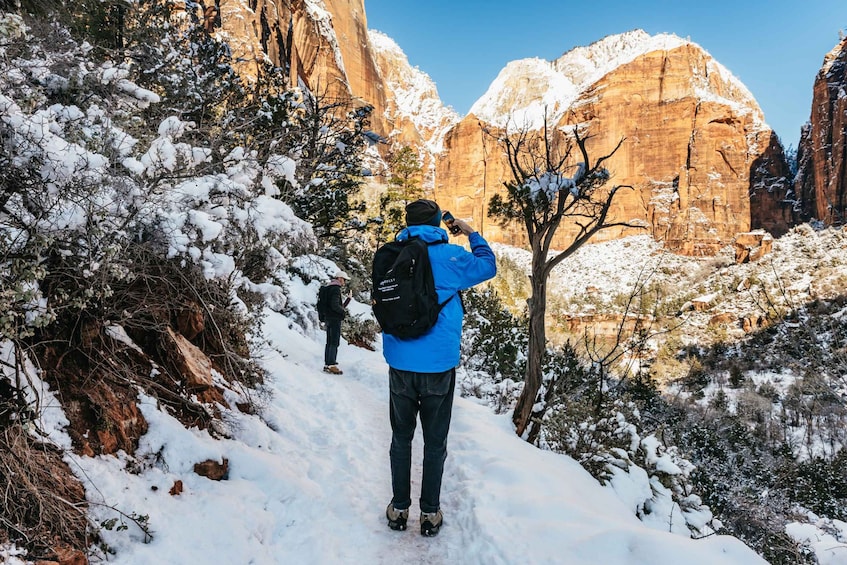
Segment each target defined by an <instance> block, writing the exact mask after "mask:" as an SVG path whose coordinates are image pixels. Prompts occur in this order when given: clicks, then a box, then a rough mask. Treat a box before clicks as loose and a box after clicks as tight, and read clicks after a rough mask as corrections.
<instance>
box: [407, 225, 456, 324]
mask: <svg viewBox="0 0 847 565" xmlns="http://www.w3.org/2000/svg"><path fill="white" fill-rule="evenodd" d="M412 239H420V240H421V241H423V240H422V239H421V238H420V237H418V236H416V235H415V236H412V237H410V238H409V240H412ZM424 243H425V244H426V247H427V249H429V248H430V247H432V246H433V245H443V244H446V243H447V242H446V241H443V240H439V241H424ZM430 263H431V261H430ZM430 268H431V267H430ZM432 278H433V280H435V274H434V273H433V276H432ZM457 294H459V291H458V290H457V291H456V292H455V294H451V295H450V297H449V298H448V299H447V300H445V301H444V302H442V303H441V304H439V305H438V313H439V314H440V313H441V310H443V309H444V307H445V306H447V303H448V302H450V301H451V300H453V298H454V297H455V296H456V295H457ZM459 302H461V303H462V315H463V316H464V315H465V303H464V301H463V300H462V295H461V294H459Z"/></svg>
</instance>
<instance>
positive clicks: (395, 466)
mask: <svg viewBox="0 0 847 565" xmlns="http://www.w3.org/2000/svg"><path fill="white" fill-rule="evenodd" d="M388 378H389V391H390V393H391V401H390V407H389V411H390V416H391V431H392V435H391V449H390V452H389V455H390V457H391V487H392V489H393V490H394V497H393V498H392V499H391V502H392V504H394V508H397V509H398V510H404V509H406V508H409V506H411V504H412V496H411V473H412V439H413V438H414V435H415V424H416V422H417V415H418V413H420V417H421V429H422V430H423V438H424V451H423V477H422V480H421V498H420V509H421V512H435V511H437V510H438V509H439V507H440V498H441V476H442V475H443V473H444V461H445V460H446V459H447V432H448V431H449V430H450V416H451V414H452V411H453V390H454V389H455V387H456V369H450V370H449V371H445V372H443V373H414V372H410V371H401V370H398V369H394V368H391V369H390V370H389V372H388Z"/></svg>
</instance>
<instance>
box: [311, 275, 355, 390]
mask: <svg viewBox="0 0 847 565" xmlns="http://www.w3.org/2000/svg"><path fill="white" fill-rule="evenodd" d="M349 280H350V277H349V276H347V273H345V272H344V271H340V270H339V271H337V272H336V273H335V275H334V276H333V278H332V280H331V281H329V283H328V284H326V285H325V286H322V287H321V289H320V290H319V291H318V316H319V318H320V321H321V322H322V323H323V324H324V326H325V329H326V347H325V348H324V372H325V373H332V374H333V375H340V374H342V373H343V371H342V370H341V369H339V368H338V360H337V357H338V345H339V344H340V343H341V322H342V321H343V320H344V318H346V317H347V309H346V306H347V304H349V303H350V298H349V297H347V298H346V299H342V297H341V289H342V288H344V285H345V284H346V282H347V281H349Z"/></svg>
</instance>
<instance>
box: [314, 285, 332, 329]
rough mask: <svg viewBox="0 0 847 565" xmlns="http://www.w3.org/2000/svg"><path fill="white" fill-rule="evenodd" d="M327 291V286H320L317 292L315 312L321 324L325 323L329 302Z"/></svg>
mask: <svg viewBox="0 0 847 565" xmlns="http://www.w3.org/2000/svg"><path fill="white" fill-rule="evenodd" d="M328 291H329V285H326V286H322V287H321V288H320V289H319V290H318V304H317V310H318V320H320V321H321V322H326V312H327V310H328V309H329V300H328V297H327V294H328Z"/></svg>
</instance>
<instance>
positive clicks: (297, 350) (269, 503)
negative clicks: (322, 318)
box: [51, 305, 763, 565]
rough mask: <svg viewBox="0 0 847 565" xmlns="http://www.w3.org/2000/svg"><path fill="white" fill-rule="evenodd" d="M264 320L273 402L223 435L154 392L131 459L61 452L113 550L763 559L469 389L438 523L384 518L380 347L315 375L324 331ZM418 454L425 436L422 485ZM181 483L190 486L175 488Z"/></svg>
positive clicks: (424, 557)
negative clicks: (177, 414)
mask: <svg viewBox="0 0 847 565" xmlns="http://www.w3.org/2000/svg"><path fill="white" fill-rule="evenodd" d="M357 308H359V310H364V309H365V307H364V306H362V305H357ZM265 331H266V333H267V335H268V337H269V338H270V343H271V347H270V348H269V349H268V350H267V351H265V352H264V359H263V362H264V364H265V366H266V367H267V368H268V369H269V370H270V371H271V373H272V379H271V381H270V383H269V385H268V388H267V391H266V393H267V396H266V397H265V401H264V402H265V406H264V408H263V410H261V412H260V413H259V414H255V415H249V414H243V413H241V412H237V411H232V412H227V413H226V416H225V423H226V426H227V428H228V431H229V433H230V434H231V438H230V439H224V440H214V439H212V438H211V437H210V436H209V435H208V433H207V432H205V431H200V430H195V429H191V430H187V429H184V428H183V427H182V425H181V424H179V422H177V421H176V420H175V419H173V418H172V417H170V416H168V415H166V414H165V413H163V412H162V411H160V410H159V409H158V408H157V407H156V405H155V403H154V401H153V400H152V399H150V398H147V399H146V401H145V402H144V403H143V405H142V410H143V412H144V416H145V417H146V418H147V420H148V422H149V424H150V429H149V432H148V433H147V434H146V435H145V436H144V437H143V438H142V440H141V443H140V447H139V450H138V453H137V454H136V455H137V458H136V459H135V460H134V461H132V462H131V461H130V460H129V459H128V458H126V457H121V458H114V457H97V458H91V457H80V456H75V455H69V456H68V457H69V459H70V460H71V463H72V465H73V466H74V468H75V469H76V470H77V473H78V475H79V476H80V477H81V478H83V480H84V481H86V483H87V486H88V491H89V495H88V496H89V499H90V500H91V502H92V503H93V504H94V506H92V511H93V514H94V516H95V518H96V519H97V520H98V521H105V520H107V519H109V518H112V517H117V518H118V519H119V520H120V521H121V522H123V523H125V524H126V525H127V527H128V529H126V530H121V531H118V530H117V529H115V530H112V531H104V532H103V534H104V536H105V542H106V543H108V545H109V546H110V547H111V548H113V550H114V551H116V554H115V556H114V560H115V562H119V563H122V564H126V565H134V564H153V563H156V564H184V563H255V564H283V563H327V564H329V563H397V562H427V563H463V564H474V563H480V564H483V563H484V564H490V563H569V564H573V565H579V564H586V565H595V564H597V563H603V564H604V565H613V564H620V565H637V564H641V563H643V564H649V565H671V564H674V565H675V564H678V563H682V562H685V563H688V564H691V565H694V564H703V565H713V564H715V563H722V564H732V563H751V564H752V563H763V561H762V560H761V558H759V557H758V556H757V555H755V554H754V553H753V552H752V551H750V550H749V549H748V548H746V547H745V546H744V545H743V544H742V543H741V542H740V541H738V540H736V539H734V538H729V537H724V536H716V537H712V538H709V539H704V540H698V541H695V540H691V539H689V538H687V537H685V536H679V535H674V534H670V533H666V532H661V531H656V530H653V529H649V528H648V527H646V526H645V525H644V524H643V523H641V522H640V521H639V520H638V519H637V518H636V517H635V516H634V514H633V513H632V512H630V511H629V510H628V509H627V508H626V506H625V505H624V503H623V502H621V500H620V499H619V498H618V497H617V496H616V495H615V494H614V492H613V491H612V490H611V489H605V488H602V487H601V486H600V485H599V484H598V483H597V482H596V481H595V480H594V479H593V478H592V477H591V476H590V475H589V474H588V473H586V472H585V471H584V470H583V469H582V467H580V466H579V465H578V464H577V463H576V462H574V461H573V460H572V459H570V458H568V457H565V456H562V455H556V454H554V453H551V452H546V451H541V450H538V449H536V448H535V447H533V446H531V445H530V444H527V443H525V442H523V441H522V440H520V439H519V438H518V437H516V436H515V435H514V431H513V427H512V424H511V422H510V420H509V416H508V415H501V416H497V415H494V414H493V413H492V412H491V411H490V410H489V409H488V408H487V407H484V406H480V405H478V404H476V403H474V402H472V401H470V400H465V399H461V398H457V399H456V405H455V408H454V422H453V426H452V431H451V435H450V456H449V458H448V461H447V465H446V472H445V480H444V488H443V497H442V505H443V510H444V512H445V525H444V528H443V529H442V532H441V534H440V535H439V536H438V537H437V538H435V539H427V538H422V537H421V536H420V535H419V534H418V533H417V532H416V531H415V526H416V525H417V524H416V522H417V519H416V517H415V512H416V511H417V508H416V506H415V505H413V514H412V516H413V519H412V522H413V523H412V524H411V527H410V529H409V530H408V531H405V532H395V531H391V530H389V529H388V528H387V527H386V524H385V520H384V517H383V513H384V509H385V505H386V504H387V503H388V501H389V500H390V497H391V486H390V473H389V465H388V444H389V441H390V435H391V432H390V427H389V423H388V407H387V397H388V391H387V385H386V383H387V378H386V375H387V367H386V366H385V364H384V362H383V360H382V356H381V355H380V353H379V352H370V351H366V350H363V349H358V348H355V347H352V346H349V345H347V344H346V343H342V346H341V349H340V354H339V360H340V362H341V366H342V367H343V369H344V370H345V374H344V375H343V376H340V377H336V376H332V377H329V376H327V375H325V374H323V373H321V372H320V366H321V355H322V350H323V344H322V342H321V341H320V340H321V338H322V334H321V333H320V332H318V333H317V335H315V334H310V332H306V333H305V334H304V332H302V331H301V330H298V328H297V326H295V325H294V324H293V323H292V322H291V320H289V319H287V318H285V317H284V316H282V315H280V314H277V313H274V312H268V315H267V318H266V321H265ZM51 421H54V422H55V421H61V419H57V418H55V417H53V418H52V419H51ZM420 451H421V443H420V438H417V439H416V444H415V459H414V461H413V465H414V467H415V469H414V473H413V477H414V478H413V489H414V490H415V491H416V490H417V488H418V487H419V483H418V480H419V477H420ZM224 457H226V458H227V459H228V460H229V465H230V472H229V477H228V480H224V481H220V482H215V481H210V480H208V479H206V478H203V477H200V476H198V475H196V474H194V472H193V465H194V463H196V462H198V461H202V460H205V459H216V460H219V461H220V460H221V459H222V458H224ZM178 480H179V481H182V483H183V486H184V490H183V492H182V493H181V494H179V495H171V494H169V493H168V491H169V489H170V488H171V487H172V486H173V485H174V483H175V481H178ZM95 485H96V488H94V486H95ZM99 504H103V505H104V506H99ZM110 506H114V507H115V508H116V509H118V510H120V511H121V512H123V513H125V514H126V515H135V516H147V517H149V519H148V521H147V523H148V524H149V527H150V529H151V530H152V532H153V539H152V541H150V542H149V543H142V542H143V540H144V535H143V533H142V532H141V531H140V530H139V529H138V528H137V527H136V525H135V524H134V523H133V522H132V521H131V520H128V519H127V518H126V517H125V516H123V517H122V516H121V515H119V514H116V513H115V511H114V510H112V509H111V508H110Z"/></svg>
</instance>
